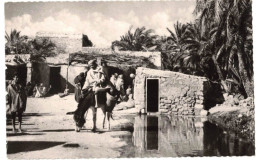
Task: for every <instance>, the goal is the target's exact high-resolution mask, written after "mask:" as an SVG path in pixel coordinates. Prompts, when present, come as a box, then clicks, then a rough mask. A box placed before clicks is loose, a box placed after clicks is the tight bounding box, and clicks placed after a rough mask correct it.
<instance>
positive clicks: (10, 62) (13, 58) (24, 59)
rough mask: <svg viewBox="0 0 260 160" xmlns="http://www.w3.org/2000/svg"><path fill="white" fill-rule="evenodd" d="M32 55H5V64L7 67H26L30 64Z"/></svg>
mask: <svg viewBox="0 0 260 160" xmlns="http://www.w3.org/2000/svg"><path fill="white" fill-rule="evenodd" d="M30 58H31V56H30V54H12V55H5V64H6V65H7V66H19V65H26V64H27V63H29V62H30Z"/></svg>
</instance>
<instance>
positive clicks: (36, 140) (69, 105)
mask: <svg viewBox="0 0 260 160" xmlns="http://www.w3.org/2000/svg"><path fill="white" fill-rule="evenodd" d="M75 108H76V102H75V101H74V96H73V95H69V96H67V97H64V98H59V97H58V96H57V95H55V96H52V97H47V98H28V102H27V110H26V112H25V114H24V121H23V129H24V130H25V132H24V133H21V134H19V133H16V134H13V133H12V132H11V124H10V121H8V123H7V124H8V125H7V141H8V155H7V156H8V158H10V159H14V158H19V159H24V158H26V159H28V158H30V159H37V158H42V159H43V158H52V159H54V158H115V157H119V156H120V153H121V152H120V151H121V150H122V147H124V146H125V145H127V143H126V142H125V141H123V140H122V139H120V138H119V136H122V135H129V134H131V133H130V132H129V131H127V130H126V129H124V126H126V125H127V124H128V125H129V123H130V121H128V120H127V119H123V118H122V117H121V116H120V115H118V114H115V116H114V119H115V120H114V121H111V127H112V131H110V132H109V131H106V130H103V129H101V128H102V127H101V126H102V125H101V124H102V119H103V115H102V113H101V110H100V109H98V111H97V112H98V115H97V127H98V132H96V133H93V132H91V131H90V129H91V128H92V113H91V111H89V113H88V116H87V117H88V118H87V123H86V125H85V126H86V129H85V130H82V131H81V132H80V133H76V132H75V131H74V128H75V127H74V122H73V118H72V115H66V113H67V112H70V111H74V110H75Z"/></svg>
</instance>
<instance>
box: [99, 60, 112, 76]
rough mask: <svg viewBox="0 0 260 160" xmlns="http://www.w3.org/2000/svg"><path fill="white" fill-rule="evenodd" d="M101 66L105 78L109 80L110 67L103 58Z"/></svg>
mask: <svg viewBox="0 0 260 160" xmlns="http://www.w3.org/2000/svg"><path fill="white" fill-rule="evenodd" d="M101 68H102V71H103V73H104V76H105V79H106V80H109V78H110V76H111V73H110V67H109V66H108V65H107V62H106V61H105V60H103V59H102V60H101Z"/></svg>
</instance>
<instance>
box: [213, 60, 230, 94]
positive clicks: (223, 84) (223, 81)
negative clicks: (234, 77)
mask: <svg viewBox="0 0 260 160" xmlns="http://www.w3.org/2000/svg"><path fill="white" fill-rule="evenodd" d="M212 60H213V62H214V65H215V67H216V69H217V73H218V77H219V79H220V83H221V85H222V86H223V89H224V90H225V92H227V93H229V89H228V86H227V84H226V81H225V79H224V76H223V74H222V71H221V69H220V67H219V64H218V62H217V60H216V56H215V55H212Z"/></svg>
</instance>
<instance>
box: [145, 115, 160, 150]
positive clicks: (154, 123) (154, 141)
mask: <svg viewBox="0 0 260 160" xmlns="http://www.w3.org/2000/svg"><path fill="white" fill-rule="evenodd" d="M158 122H159V121H158V117H156V116H147V132H146V133H147V134H146V142H147V144H146V149H147V150H158V147H159V145H158V144H159V138H158V127H159V124H158Z"/></svg>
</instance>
